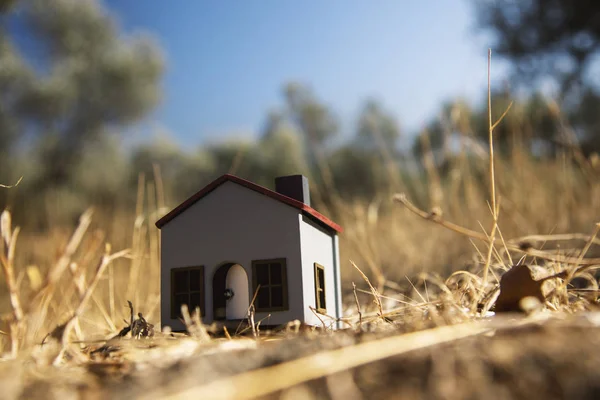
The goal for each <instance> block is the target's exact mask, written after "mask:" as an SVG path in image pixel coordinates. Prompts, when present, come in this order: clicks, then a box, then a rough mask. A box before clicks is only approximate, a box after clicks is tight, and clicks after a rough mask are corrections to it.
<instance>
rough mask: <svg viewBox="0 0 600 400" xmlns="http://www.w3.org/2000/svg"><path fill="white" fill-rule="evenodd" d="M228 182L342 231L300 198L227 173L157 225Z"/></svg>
mask: <svg viewBox="0 0 600 400" xmlns="http://www.w3.org/2000/svg"><path fill="white" fill-rule="evenodd" d="M226 182H233V183H236V184H238V185H241V186H243V187H245V188H247V189H250V190H252V191H254V192H257V193H260V194H263V195H265V196H267V197H270V198H272V199H274V200H277V201H279V202H281V203H284V204H287V205H288V206H291V207H293V208H296V209H297V210H300V211H302V213H303V214H304V215H306V216H307V217H309V218H311V219H312V220H313V221H315V222H316V223H318V224H319V225H321V226H323V227H324V228H326V229H327V230H329V231H332V232H342V227H341V226H339V225H338V224H336V223H335V222H333V221H332V220H330V219H329V218H327V217H326V216H324V215H323V214H321V213H319V212H318V211H317V210H315V209H314V208H312V207H310V206H308V205H306V204H304V203H302V202H300V201H298V200H295V199H292V198H291V197H287V196H284V195H282V194H281V193H277V192H274V191H272V190H270V189H267V188H266V187H263V186H260V185H257V184H255V183H253V182H250V181H247V180H245V179H242V178H239V177H237V176H234V175H230V174H225V175H223V176H221V177H219V178H217V179H216V180H214V181H213V182H211V183H209V184H208V185H207V186H205V187H204V188H203V189H201V190H200V191H198V192H197V193H195V194H194V195H192V196H191V197H190V198H188V199H187V200H185V201H184V202H183V203H181V204H180V205H179V206H177V207H175V208H174V209H173V210H171V212H169V213H168V214H166V215H165V216H164V217H162V218H161V219H159V220H158V221H157V222H156V227H157V228H159V229H162V227H163V226H165V225H166V224H167V223H169V222H170V221H172V220H173V219H175V218H176V217H177V216H178V215H180V214H182V213H183V212H184V211H185V210H187V209H188V208H189V207H191V206H192V205H194V204H195V203H196V202H198V201H200V200H201V199H202V198H203V197H205V196H207V195H208V194H209V193H211V192H212V191H213V190H215V189H217V188H218V187H219V186H221V185H223V184H224V183H226Z"/></svg>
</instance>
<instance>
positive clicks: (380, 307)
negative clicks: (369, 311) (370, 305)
mask: <svg viewBox="0 0 600 400" xmlns="http://www.w3.org/2000/svg"><path fill="white" fill-rule="evenodd" d="M350 264H352V266H353V267H354V268H356V270H357V271H358V273H359V274H360V275H361V276H362V278H363V279H364V280H365V282H367V285H369V288H371V294H372V295H373V299H374V300H373V301H374V302H375V304H376V305H377V308H378V310H379V315H381V318H383V305H382V304H381V299H380V298H379V292H378V291H377V289H375V288H374V287H373V285H372V284H371V281H370V280H369V278H368V277H367V276H366V275H365V273H364V272H362V271H361V270H360V268H358V266H357V265H356V264H355V263H354V261H352V260H350Z"/></svg>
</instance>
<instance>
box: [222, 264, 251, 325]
mask: <svg viewBox="0 0 600 400" xmlns="http://www.w3.org/2000/svg"><path fill="white" fill-rule="evenodd" d="M226 288H227V289H231V291H232V292H233V297H231V298H229V299H227V303H226V307H225V313H226V314H225V315H226V318H227V319H243V318H246V315H247V313H248V307H249V306H250V297H249V294H248V275H247V274H246V270H245V269H244V268H243V267H242V266H241V265H239V264H235V265H232V266H231V268H229V270H228V271H227V278H226Z"/></svg>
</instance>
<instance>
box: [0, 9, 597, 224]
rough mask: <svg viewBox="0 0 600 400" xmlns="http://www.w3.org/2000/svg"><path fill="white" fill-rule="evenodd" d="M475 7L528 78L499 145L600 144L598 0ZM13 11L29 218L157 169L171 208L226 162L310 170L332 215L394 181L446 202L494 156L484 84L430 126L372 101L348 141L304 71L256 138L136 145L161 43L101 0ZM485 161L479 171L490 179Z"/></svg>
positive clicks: (18, 134)
mask: <svg viewBox="0 0 600 400" xmlns="http://www.w3.org/2000/svg"><path fill="white" fill-rule="evenodd" d="M473 7H475V8H476V9H477V15H478V21H479V25H480V29H481V30H482V31H484V32H487V33H488V34H491V35H492V37H493V38H494V40H495V42H494V45H493V46H492V47H493V49H494V51H495V53H496V54H498V55H499V56H500V57H502V58H504V59H506V60H507V61H509V63H510V65H512V66H513V75H512V78H511V87H514V88H517V89H518V88H525V90H514V91H509V90H508V89H507V88H494V92H493V99H492V102H493V115H494V118H497V117H499V116H500V115H501V114H502V113H503V112H504V111H505V110H506V108H507V107H508V105H509V104H510V102H514V104H513V105H512V108H511V110H510V112H509V114H508V115H507V117H506V119H505V120H504V122H503V123H502V124H501V125H500V126H498V128H497V130H496V140H497V151H498V153H499V154H498V156H499V157H500V158H506V159H510V157H513V156H514V149H520V150H521V151H522V154H524V155H525V156H526V157H528V158H529V159H531V160H534V161H535V160H543V159H552V158H556V157H557V156H559V155H560V154H564V153H565V152H566V153H570V152H573V151H578V152H580V153H581V154H583V155H584V157H591V156H592V155H593V154H594V153H596V152H598V151H599V150H600V134H599V132H598V128H599V122H600V112H599V111H600V94H599V92H598V90H599V87H598V79H597V75H594V74H593V73H592V71H594V68H597V67H598V48H599V45H600V5H598V4H597V2H594V1H578V2H572V1H569V0H530V1H524V2H515V1H510V0H495V1H479V2H473ZM17 12H18V16H17V18H18V22H19V26H20V29H22V30H23V31H26V32H27V35H29V37H31V38H32V40H33V43H34V46H33V48H34V49H35V51H36V52H37V53H38V54H37V55H38V57H37V59H39V60H43V62H42V63H37V64H33V63H31V62H29V61H27V59H26V58H25V57H23V55H22V54H21V53H20V52H19V49H18V46H16V45H15V40H14V39H15V38H14V37H12V36H11V33H10V32H9V31H8V30H7V29H6V28H5V25H4V22H3V23H2V27H0V182H2V183H6V184H9V183H11V182H15V181H16V180H17V179H18V178H19V177H20V176H23V177H24V179H23V181H22V183H21V184H20V185H19V186H18V187H17V188H15V189H12V190H2V191H0V204H1V205H2V206H5V205H6V206H8V207H9V208H10V209H12V212H13V213H14V215H15V219H16V220H17V221H18V223H19V224H21V225H25V226H26V227H27V228H28V229H30V230H37V231H44V230H47V229H48V228H49V227H50V226H55V225H71V224H72V223H73V222H74V221H75V220H76V218H77V216H78V215H79V214H80V213H81V212H82V211H83V210H84V209H85V208H87V207H88V206H90V205H94V206H96V207H98V208H100V209H102V210H106V212H113V210H116V209H118V210H128V209H134V207H135V202H136V192H137V190H138V182H139V179H140V176H141V175H140V174H143V176H145V177H146V178H147V179H150V178H156V176H157V175H158V174H159V175H160V176H161V177H162V182H163V185H164V188H163V190H164V195H165V197H166V201H167V204H168V205H169V206H174V205H175V204H177V203H178V202H180V201H182V200H184V199H185V198H186V197H187V196H189V195H191V194H192V193H194V192H195V191H197V190H199V189H200V188H201V187H202V186H203V185H205V184H206V183H208V182H209V181H211V180H213V179H215V178H216V177H217V176H218V175H220V174H223V173H227V172H230V173H235V174H237V175H239V176H241V177H244V178H247V179H250V180H252V181H255V182H258V183H260V184H263V185H265V186H268V187H272V185H273V182H272V181H273V177H275V176H277V175H283V174H294V173H303V174H305V175H307V176H308V177H309V178H310V179H311V182H312V183H313V189H314V190H315V191H318V190H319V189H318V188H327V190H321V191H320V192H317V193H315V196H314V198H315V201H316V204H317V207H323V209H330V212H332V213H333V214H335V213H336V208H335V207H331V206H335V204H336V201H339V199H345V200H350V199H351V200H352V201H359V200H364V201H366V202H370V201H375V200H376V201H381V200H389V197H388V196H389V195H390V194H392V193H394V192H397V191H404V192H407V193H409V195H410V196H411V198H413V199H415V201H416V202H417V203H418V204H419V205H422V206H424V207H428V206H431V205H435V203H437V202H439V201H441V198H440V194H439V193H437V192H436V190H435V188H434V189H431V187H432V185H433V184H435V183H436V182H437V183H438V184H439V185H440V186H443V185H444V182H449V181H451V180H452V179H454V178H453V176H452V171H453V167H452V166H453V165H456V162H460V163H463V164H461V165H467V164H469V163H477V162H478V161H477V160H484V159H485V157H486V151H487V144H486V143H487V101H486V98H485V96H483V94H482V98H481V103H480V104H470V103H468V102H466V101H464V100H462V99H460V98H458V99H455V100H454V101H451V102H448V103H446V104H443V105H441V106H440V109H439V115H438V117H437V118H435V119H433V120H432V121H430V122H429V123H428V124H427V126H426V128H425V129H424V130H423V131H422V132H405V131H403V129H402V127H401V125H400V123H401V121H397V120H395V119H394V117H393V116H392V115H391V113H390V112H389V110H387V109H386V106H385V104H383V103H382V102H381V101H379V100H378V99H374V98H369V99H365V100H364V105H363V107H362V109H361V110H360V112H359V115H357V116H356V119H355V123H354V127H353V132H354V134H353V135H352V137H350V138H340V123H339V120H338V118H337V117H336V113H335V110H333V109H331V108H330V107H329V106H328V105H327V104H325V103H324V102H322V101H321V100H320V99H319V98H318V97H317V96H316V95H315V94H314V92H313V90H311V87H309V86H308V85H305V84H303V83H301V82H288V83H286V82H282V88H281V97H280V99H281V103H280V107H279V108H278V109H275V110H271V111H269V112H268V113H267V114H266V115H265V119H264V125H263V127H262V132H261V133H260V135H259V137H258V139H256V140H253V139H246V140H235V139H230V140H227V141H219V142H214V143H207V144H204V145H202V146H199V147H197V148H186V149H183V148H180V147H179V146H177V145H176V144H175V143H174V142H172V141H171V140H170V139H169V136H168V135H157V136H156V137H155V138H154V139H153V140H152V141H149V142H146V143H142V144H137V145H135V146H133V147H131V146H129V147H128V146H125V145H124V142H125V139H126V135H127V132H128V128H130V127H131V126H132V124H134V123H136V122H137V121H139V120H140V119H142V118H143V117H144V116H145V115H148V113H150V112H151V111H152V110H153V109H154V108H155V106H156V105H157V104H158V102H159V101H160V100H161V93H162V90H161V79H162V76H163V71H164V68H165V60H164V57H163V55H162V52H161V48H160V47H159V45H158V44H157V43H155V42H154V41H153V40H152V39H151V38H150V37H146V36H143V35H129V36H126V35H124V34H122V33H121V32H119V31H118V29H117V27H116V25H115V23H114V21H113V19H112V17H111V16H110V14H109V13H108V12H107V10H106V9H104V8H103V7H102V6H101V4H100V2H98V1H69V0H22V1H7V0H2V1H0V20H2V21H6V19H7V18H8V16H9V15H11V14H13V15H16V14H15V13H17ZM482 53H483V51H482ZM596 70H597V69H596ZM546 82H552V83H554V84H556V85H557V86H558V87H559V88H560V96H559V97H558V98H548V97H546V96H544V94H543V91H542V88H543V85H544V84H545V83H546ZM464 163H466V164H464ZM432 168H433V169H435V173H432V171H433V169H432ZM478 171H480V172H478ZM482 171H483V169H481V168H480V169H479V170H478V169H477V168H474V169H473V170H472V174H473V176H479V177H480V178H481V179H479V180H475V181H474V182H477V183H478V184H480V185H481V186H482V187H483V186H485V178H484V177H485V173H484V172H482ZM477 174H481V175H477ZM424 183H425V184H426V185H423V184H424ZM434 186H435V185H434ZM421 187H429V188H430V189H428V190H426V191H425V192H423V191H422V190H420V189H419V188H421ZM436 193H437V194H436Z"/></svg>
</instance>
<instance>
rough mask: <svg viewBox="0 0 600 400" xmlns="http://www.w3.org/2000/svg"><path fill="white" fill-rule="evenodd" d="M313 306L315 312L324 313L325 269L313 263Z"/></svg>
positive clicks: (325, 308)
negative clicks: (315, 306)
mask: <svg viewBox="0 0 600 400" xmlns="http://www.w3.org/2000/svg"><path fill="white" fill-rule="evenodd" d="M315 304H316V305H317V311H319V312H322V313H326V312H327V304H326V303H325V267H323V266H322V265H319V264H317V263H315Z"/></svg>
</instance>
